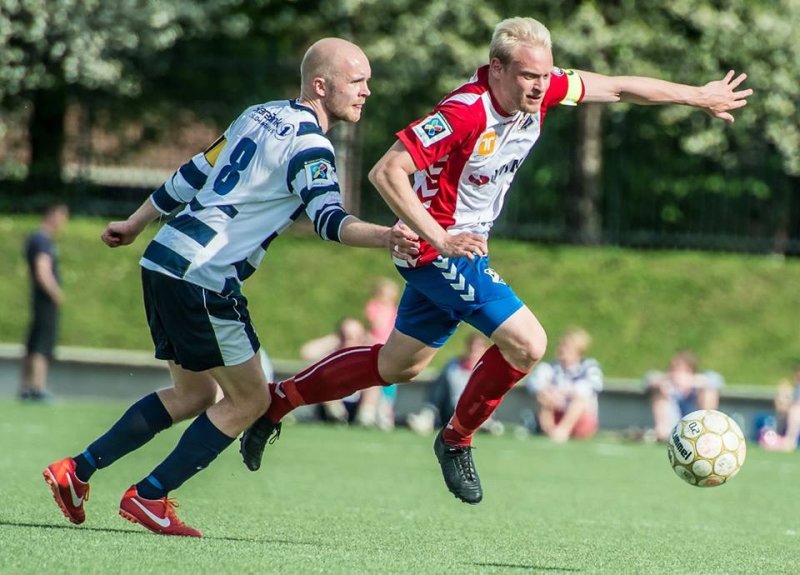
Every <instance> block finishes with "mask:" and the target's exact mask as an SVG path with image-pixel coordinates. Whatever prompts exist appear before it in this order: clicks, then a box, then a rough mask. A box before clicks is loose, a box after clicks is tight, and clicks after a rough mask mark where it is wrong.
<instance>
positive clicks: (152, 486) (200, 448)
mask: <svg viewBox="0 0 800 575" xmlns="http://www.w3.org/2000/svg"><path fill="white" fill-rule="evenodd" d="M234 439H236V438H235V437H228V436H227V435H225V434H224V433H222V432H221V431H220V430H219V429H218V428H217V427H216V426H215V425H214V424H213V423H211V420H210V419H208V415H207V414H205V413H203V414H201V415H200V416H199V417H198V418H197V419H195V420H194V421H193V422H192V424H191V425H190V426H189V427H187V428H186V431H184V432H183V436H181V439H180V441H179V442H178V445H177V446H176V447H175V449H174V451H173V452H172V453H170V454H169V455H168V456H167V458H166V459H165V460H164V461H163V462H162V463H161V464H160V465H159V466H158V467H156V468H155V469H154V470H153V472H152V473H151V474H150V475H148V476H147V477H146V478H145V479H143V480H141V481H140V482H139V483H137V484H136V490H137V491H138V493H139V495H140V496H141V497H144V498H145V499H161V498H162V497H164V496H166V495H167V493H169V492H170V491H172V490H173V489H177V488H178V487H180V486H181V485H183V483H184V482H185V481H186V480H187V479H189V478H190V477H192V476H193V475H194V474H195V473H197V472H198V471H200V470H201V469H204V468H205V467H207V466H208V464H209V463H211V462H212V461H214V459H216V457H217V455H219V454H220V453H222V452H223V451H224V450H225V448H226V447H228V446H229V445H230V444H231V443H233V440H234Z"/></svg>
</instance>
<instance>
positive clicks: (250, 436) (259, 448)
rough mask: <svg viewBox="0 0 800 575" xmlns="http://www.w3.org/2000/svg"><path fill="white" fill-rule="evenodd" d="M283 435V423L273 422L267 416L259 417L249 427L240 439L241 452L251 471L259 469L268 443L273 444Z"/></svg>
mask: <svg viewBox="0 0 800 575" xmlns="http://www.w3.org/2000/svg"><path fill="white" fill-rule="evenodd" d="M280 436H281V424H280V423H272V422H271V421H270V420H269V419H267V416H266V415H264V416H262V417H259V418H258V419H257V420H256V422H255V423H254V424H253V425H251V426H250V427H249V428H247V429H246V430H245V431H244V433H243V434H242V437H241V439H240V440H239V453H241V454H242V461H244V464H245V465H246V466H247V469H249V470H250V471H258V468H259V467H261V458H262V457H263V456H264V448H265V447H266V446H267V443H269V444H272V443H275V441H276V440H277V439H278V438H279V437H280Z"/></svg>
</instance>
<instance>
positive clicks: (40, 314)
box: [19, 204, 69, 401]
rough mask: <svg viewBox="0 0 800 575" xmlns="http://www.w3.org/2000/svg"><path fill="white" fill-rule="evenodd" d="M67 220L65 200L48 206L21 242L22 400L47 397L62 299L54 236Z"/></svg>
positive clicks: (20, 389) (48, 396)
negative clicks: (25, 279)
mask: <svg viewBox="0 0 800 575" xmlns="http://www.w3.org/2000/svg"><path fill="white" fill-rule="evenodd" d="M68 220H69V208H68V207H67V206H66V205H65V204H54V205H51V206H49V207H48V208H47V209H46V210H45V212H44V215H43V217H42V221H41V224H40V225H39V229H38V230H36V231H35V232H33V233H32V234H31V235H30V236H28V239H27V241H26V242H25V258H26V260H27V262H28V272H29V275H30V283H31V308H30V309H31V322H30V327H29V328H28V339H27V342H26V345H25V358H24V359H23V362H22V379H21V381H20V387H19V397H20V399H23V400H30V401H43V400H47V399H49V398H50V397H51V396H50V393H49V392H48V391H47V370H48V368H49V365H50V360H51V359H52V358H53V349H54V348H55V345H56V337H57V335H58V317H59V307H60V306H61V303H62V302H63V301H64V292H63V291H62V290H61V276H60V274H59V268H58V253H57V250H56V244H55V240H56V238H57V237H58V235H59V234H60V233H61V231H62V230H63V229H64V226H66V225H67V221H68Z"/></svg>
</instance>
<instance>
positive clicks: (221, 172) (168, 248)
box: [140, 100, 347, 293]
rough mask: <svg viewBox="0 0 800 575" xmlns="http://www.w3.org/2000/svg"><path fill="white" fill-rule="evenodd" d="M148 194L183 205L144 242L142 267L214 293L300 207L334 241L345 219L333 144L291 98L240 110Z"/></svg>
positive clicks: (253, 260)
mask: <svg viewBox="0 0 800 575" xmlns="http://www.w3.org/2000/svg"><path fill="white" fill-rule="evenodd" d="M150 198H151V201H152V202H153V205H154V206H155V207H156V208H157V209H158V210H159V211H161V212H162V213H170V212H172V211H173V210H175V209H176V208H178V207H180V206H181V205H184V204H185V206H184V208H183V210H182V211H181V212H180V213H179V214H178V215H177V216H176V217H175V218H174V219H172V220H171V221H169V222H168V223H167V224H166V225H165V226H164V227H162V228H161V229H160V230H159V232H158V233H157V234H156V237H155V238H154V239H153V241H152V242H151V243H150V244H149V245H148V246H147V249H146V250H145V252H144V255H143V256H142V259H141V262H140V264H141V265H142V267H144V268H147V269H150V270H153V271H156V272H160V273H164V274H167V275H169V276H172V277H176V278H180V279H183V280H185V281H188V282H191V283H193V284H196V285H199V286H201V287H204V288H206V289H209V290H212V291H215V292H218V293H223V292H226V291H228V290H231V289H237V288H238V287H239V285H240V284H241V282H243V281H244V280H245V279H247V278H248V277H250V276H251V275H252V274H253V272H254V271H255V270H256V268H258V266H259V264H260V263H261V260H262V259H263V258H264V254H265V252H266V250H267V247H268V246H269V244H270V242H272V240H274V239H275V238H276V237H277V236H278V235H279V234H280V233H281V232H283V231H284V230H285V229H286V228H288V227H289V226H290V225H291V224H292V222H294V221H295V220H296V219H297V218H298V216H299V215H300V214H301V213H302V211H303V210H305V211H306V213H307V214H308V216H309V218H311V221H312V222H313V223H314V229H315V230H316V232H317V234H319V236H320V237H322V238H323V239H326V240H334V241H339V231H340V229H341V225H342V222H343V220H344V219H345V218H346V217H347V213H346V212H345V211H344V209H343V208H342V203H341V195H340V193H339V183H338V179H337V177H336V165H335V161H334V154H333V146H332V145H331V143H330V141H329V140H328V139H327V138H326V137H325V135H324V134H323V132H322V129H321V128H320V126H319V121H318V119H317V116H316V114H315V113H314V111H313V110H312V109H311V108H308V107H306V106H303V105H301V104H299V103H298V102H297V101H286V100H282V101H276V102H268V103H265V104H260V105H257V106H252V107H250V108H248V109H246V110H245V111H244V112H243V113H242V114H241V115H240V116H239V117H238V118H237V119H236V120H235V121H234V122H233V123H232V124H231V125H230V126H229V127H228V129H227V130H226V131H225V133H224V135H223V136H222V137H221V138H220V139H219V140H217V142H215V143H214V144H213V145H212V146H211V147H210V148H209V149H208V150H206V151H205V152H203V153H201V154H197V155H196V156H194V157H193V158H192V159H191V160H190V161H189V162H187V163H186V164H184V165H183V166H181V168H180V169H178V170H177V171H176V172H175V173H174V174H173V175H172V177H171V178H170V179H168V180H167V181H166V182H165V183H164V184H163V185H162V186H161V187H160V188H159V189H158V190H156V191H155V192H153V194H152V195H151V197H150Z"/></svg>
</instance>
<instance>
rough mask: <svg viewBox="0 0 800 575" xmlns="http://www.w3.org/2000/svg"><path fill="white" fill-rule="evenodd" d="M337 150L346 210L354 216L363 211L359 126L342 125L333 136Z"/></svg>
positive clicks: (338, 168)
mask: <svg viewBox="0 0 800 575" xmlns="http://www.w3.org/2000/svg"><path fill="white" fill-rule="evenodd" d="M332 136H333V137H332V140H333V144H334V147H335V148H336V174H337V175H338V177H339V189H340V190H341V191H342V203H343V204H344V208H345V209H346V210H347V211H348V212H349V213H351V214H353V215H354V216H357V215H359V213H360V211H361V130H360V127H359V124H351V123H341V124H339V125H338V126H336V128H334V134H332Z"/></svg>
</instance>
